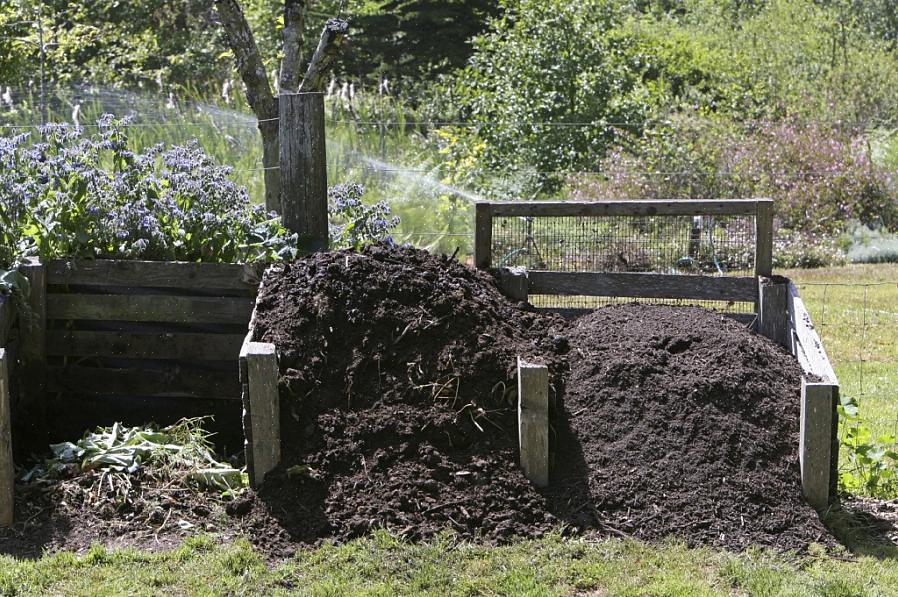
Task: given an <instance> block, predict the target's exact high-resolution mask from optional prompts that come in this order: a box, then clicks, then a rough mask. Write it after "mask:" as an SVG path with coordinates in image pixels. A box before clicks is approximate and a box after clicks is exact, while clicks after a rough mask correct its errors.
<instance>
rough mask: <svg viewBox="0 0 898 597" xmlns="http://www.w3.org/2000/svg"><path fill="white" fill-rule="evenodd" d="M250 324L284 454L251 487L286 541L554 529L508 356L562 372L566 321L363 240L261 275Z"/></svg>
mask: <svg viewBox="0 0 898 597" xmlns="http://www.w3.org/2000/svg"><path fill="white" fill-rule="evenodd" d="M255 324H256V328H255V329H256V339H257V340H260V341H265V342H273V343H274V344H275V345H276V346H277V348H278V354H279V358H280V365H281V371H282V372H283V376H282V379H281V396H282V400H281V403H282V410H283V412H282V438H283V441H284V460H285V462H284V466H283V467H282V468H281V470H279V471H277V472H275V473H273V474H270V475H269V477H268V478H267V480H266V483H265V485H264V487H263V488H262V489H261V491H260V493H261V497H262V499H263V500H264V501H266V502H267V503H268V504H269V506H273V508H272V512H274V513H275V515H276V516H278V517H279V518H280V523H281V524H282V525H283V526H285V527H286V528H287V529H289V530H290V531H291V534H292V538H293V539H299V540H305V541H308V540H313V539H315V538H316V537H320V536H335V537H337V538H348V537H352V536H355V535H358V534H361V533H364V532H367V531H368V530H369V529H370V528H372V527H387V528H390V529H391V530H393V531H394V532H398V533H401V534H403V535H404V536H407V537H411V538H417V537H421V536H426V535H430V534H432V533H433V532H435V531H437V530H439V529H441V528H444V527H450V528H453V529H455V530H457V531H459V532H460V533H462V534H464V535H466V536H473V535H478V534H480V535H482V536H484V537H485V538H488V539H501V538H510V537H512V536H515V535H522V534H525V535H531V534H534V533H538V532H540V531H543V530H547V529H549V528H551V527H553V526H554V525H555V524H557V521H556V519H555V518H554V517H553V516H552V515H551V514H550V513H549V509H548V507H547V500H546V498H545V497H543V496H542V495H540V494H539V493H538V492H537V491H536V490H535V489H533V488H532V487H531V486H530V484H529V483H528V481H527V479H526V478H525V477H524V475H523V474H522V473H521V471H520V469H519V468H518V467H517V466H516V464H515V462H516V459H517V447H516V446H517V431H516V411H515V410H514V408H513V405H514V402H513V401H512V398H513V397H515V396H516V386H514V382H513V380H514V368H515V357H516V355H519V354H520V355H524V356H536V355H540V356H543V357H547V358H548V359H549V362H550V364H552V369H553V373H554V376H553V377H554V379H555V380H556V384H557V383H558V381H559V380H560V374H561V371H560V364H561V363H562V361H560V360H559V359H558V358H557V357H558V355H560V354H561V353H563V352H564V351H565V349H566V347H567V344H566V340H565V339H564V338H563V337H562V336H559V335H558V332H557V330H558V329H560V328H562V327H563V325H564V322H563V321H562V320H561V319H559V318H552V317H545V316H542V315H539V314H537V313H534V312H530V311H527V310H524V309H521V308H518V307H516V306H514V305H513V304H512V303H510V302H508V301H507V300H506V299H505V298H504V297H503V296H502V295H501V294H500V293H499V292H498V290H496V288H495V286H494V285H493V284H492V282H491V279H490V278H489V276H488V275H486V274H484V273H481V272H477V271H475V270H472V269H470V268H467V267H465V266H463V265H460V264H459V263H457V262H455V261H454V260H452V259H449V258H446V257H443V258H440V257H435V256H431V255H430V254H429V253H427V252H425V251H420V250H416V249H410V248H387V247H384V246H369V247H366V248H365V249H364V250H363V251H362V252H361V253H354V252H348V251H347V252H342V251H341V252H334V253H325V254H319V255H315V256H313V257H309V258H307V259H304V260H301V261H297V262H295V263H292V264H286V265H284V266H283V270H282V271H280V272H278V275H268V276H266V279H265V281H264V288H263V290H262V292H261V294H260V297H259V299H258V303H257V315H256V322H255ZM291 467H293V468H291Z"/></svg>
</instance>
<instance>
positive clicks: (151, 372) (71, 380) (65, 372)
mask: <svg viewBox="0 0 898 597" xmlns="http://www.w3.org/2000/svg"><path fill="white" fill-rule="evenodd" d="M47 373H48V375H47V389H48V390H49V391H51V392H64V393H72V394H86V395H92V396H116V395H120V396H153V397H159V398H197V399H207V400H240V382H239V381H238V379H237V374H236V372H234V373H232V374H230V375H228V374H227V373H222V372H221V371H208V370H203V369H194V368H190V367H180V366H174V367H171V368H167V369H148V368H143V367H134V368H128V369H119V368H108V367H80V366H66V367H50V368H49V369H48V372H47Z"/></svg>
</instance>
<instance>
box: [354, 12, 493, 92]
mask: <svg viewBox="0 0 898 597" xmlns="http://www.w3.org/2000/svg"><path fill="white" fill-rule="evenodd" d="M353 12H354V18H353V28H354V30H355V32H354V33H353V38H354V39H355V40H356V42H355V43H354V44H353V45H352V46H351V47H350V49H349V51H348V52H347V53H346V56H345V58H344V60H343V65H344V68H345V69H346V71H347V72H349V73H352V74H354V75H357V76H364V75H366V74H370V73H385V74H389V75H390V76H392V77H394V78H397V77H411V78H418V77H422V76H425V77H430V76H433V75H435V74H439V73H444V72H449V71H450V70H452V69H455V68H459V67H462V66H464V64H465V63H466V61H467V60H468V58H469V57H470V56H471V54H472V52H473V49H474V48H473V45H472V44H471V42H470V40H471V39H472V38H473V37H475V36H476V35H478V34H480V33H482V32H483V31H484V29H485V28H486V25H487V22H488V20H489V19H490V18H493V17H495V16H496V15H497V14H498V12H499V3H498V2H497V1H496V0H377V1H373V2H372V1H368V2H363V3H360V4H357V5H356V6H354V7H353Z"/></svg>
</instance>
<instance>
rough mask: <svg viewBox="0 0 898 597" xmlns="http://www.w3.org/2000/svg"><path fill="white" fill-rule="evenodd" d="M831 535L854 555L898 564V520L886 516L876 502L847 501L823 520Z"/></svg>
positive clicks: (831, 510)
mask: <svg viewBox="0 0 898 597" xmlns="http://www.w3.org/2000/svg"><path fill="white" fill-rule="evenodd" d="M822 519H823V522H824V524H825V525H826V527H827V528H828V529H829V530H830V532H831V533H832V534H833V535H834V536H835V537H836V538H837V539H838V540H839V541H840V542H841V543H842V544H843V545H845V547H846V548H847V549H848V550H849V551H850V552H851V553H852V554H854V555H857V556H868V557H873V558H877V559H881V560H898V526H896V522H898V516H895V517H894V518H892V517H888V516H885V515H883V513H881V512H877V511H876V509H875V502H874V501H872V500H871V501H870V502H863V503H862V505H859V504H858V503H857V502H855V501H853V500H843V501H842V502H841V503H839V504H836V505H834V506H832V507H831V509H830V510H829V511H828V512H827V513H825V514H824V515H823V517H822Z"/></svg>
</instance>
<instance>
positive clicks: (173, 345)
mask: <svg viewBox="0 0 898 597" xmlns="http://www.w3.org/2000/svg"><path fill="white" fill-rule="evenodd" d="M242 342H243V336H242V335H239V334H193V333H159V334H151V333H128V332H82V331H74V332H73V331H64V330H53V331H50V332H49V333H48V334H47V354H48V355H53V356H75V357H83V356H98V357H124V358H131V359H183V360H191V361H230V360H234V359H235V358H237V356H238V355H239V353H240V344H241V343H242Z"/></svg>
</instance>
